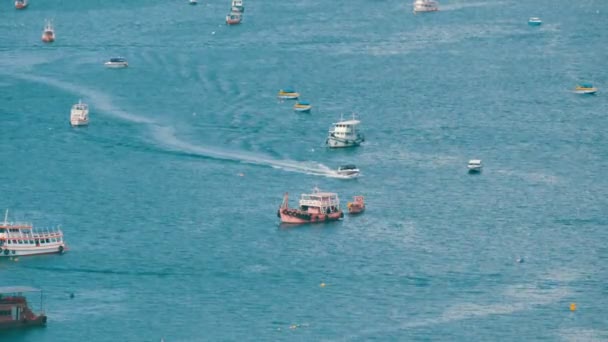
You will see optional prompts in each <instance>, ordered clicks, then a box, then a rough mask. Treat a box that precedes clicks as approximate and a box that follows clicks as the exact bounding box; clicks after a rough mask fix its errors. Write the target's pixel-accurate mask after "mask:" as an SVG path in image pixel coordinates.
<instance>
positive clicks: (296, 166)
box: [0, 72, 344, 178]
mask: <svg viewBox="0 0 608 342" xmlns="http://www.w3.org/2000/svg"><path fill="white" fill-rule="evenodd" d="M0 73H1V72H0ZM10 76H12V77H15V78H19V79H22V80H26V81H30V82H37V83H42V84H46V85H49V86H52V87H55V88H58V89H62V90H65V91H67V92H70V93H75V94H79V95H81V96H83V97H85V98H86V99H87V101H88V102H90V103H91V104H93V105H94V106H95V107H96V109H98V110H99V111H101V112H104V113H107V114H110V115H112V116H114V117H117V118H119V119H122V120H126V121H129V122H133V123H140V124H145V125H147V126H148V127H149V128H150V129H151V131H152V135H153V137H154V138H155V139H156V140H157V142H159V143H161V144H162V145H163V147H164V148H165V149H167V150H171V151H176V152H183V153H190V154H194V155H198V156H202V157H209V158H215V159H220V160H232V161H239V162H244V163H250V164H256V165H266V166H271V167H274V168H279V169H284V170H287V171H294V172H301V173H306V174H310V175H316V176H325V177H332V178H344V177H343V176H341V175H338V174H337V172H336V171H334V170H332V169H330V168H328V167H327V166H325V165H323V164H320V163H315V162H298V161H291V160H276V159H272V158H269V157H265V156H262V155H255V154H250V153H241V152H235V151H225V150H221V149H218V148H212V147H205V146H199V145H194V144H192V143H189V142H186V141H183V140H180V139H178V138H177V136H176V134H175V132H174V129H173V128H172V127H168V126H162V125H160V124H159V123H157V122H156V121H154V120H153V119H150V118H146V117H144V116H140V115H135V114H132V113H128V112H126V111H124V110H122V109H120V108H117V107H115V106H114V105H113V104H112V100H111V98H110V97H109V96H108V95H106V94H104V93H102V92H100V91H97V90H95V89H91V88H87V87H83V86H80V85H75V84H72V83H69V82H64V81H60V80H56V79H52V78H49V77H44V76H34V75H27V74H18V75H16V74H10Z"/></svg>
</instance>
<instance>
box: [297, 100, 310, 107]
mask: <svg viewBox="0 0 608 342" xmlns="http://www.w3.org/2000/svg"><path fill="white" fill-rule="evenodd" d="M298 104H299V105H302V106H310V102H308V101H298Z"/></svg>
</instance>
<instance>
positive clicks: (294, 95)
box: [277, 88, 300, 100]
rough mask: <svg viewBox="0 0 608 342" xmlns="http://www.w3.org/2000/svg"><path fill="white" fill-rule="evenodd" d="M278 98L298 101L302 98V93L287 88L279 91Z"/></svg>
mask: <svg viewBox="0 0 608 342" xmlns="http://www.w3.org/2000/svg"><path fill="white" fill-rule="evenodd" d="M277 97H278V98H279V99H281V100H297V99H298V97H300V93H298V92H296V91H295V90H293V89H291V88H285V89H281V90H279V94H278V95H277Z"/></svg>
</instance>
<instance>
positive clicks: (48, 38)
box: [42, 34, 55, 43]
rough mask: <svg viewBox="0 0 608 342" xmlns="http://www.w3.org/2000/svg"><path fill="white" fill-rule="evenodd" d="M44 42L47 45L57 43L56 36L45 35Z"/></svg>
mask: <svg viewBox="0 0 608 342" xmlns="http://www.w3.org/2000/svg"><path fill="white" fill-rule="evenodd" d="M42 41H43V42H45V43H52V42H54V41H55V35H50V34H43V35H42Z"/></svg>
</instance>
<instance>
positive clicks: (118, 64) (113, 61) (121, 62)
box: [104, 57, 129, 69]
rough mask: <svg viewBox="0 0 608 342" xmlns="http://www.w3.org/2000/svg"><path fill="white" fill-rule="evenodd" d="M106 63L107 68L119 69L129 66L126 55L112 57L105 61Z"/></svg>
mask: <svg viewBox="0 0 608 342" xmlns="http://www.w3.org/2000/svg"><path fill="white" fill-rule="evenodd" d="M104 65H105V66H106V68H112V69H118V68H126V67H128V66H129V63H128V62H127V60H126V59H125V58H124V57H112V58H110V60H109V61H107V62H105V63H104Z"/></svg>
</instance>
